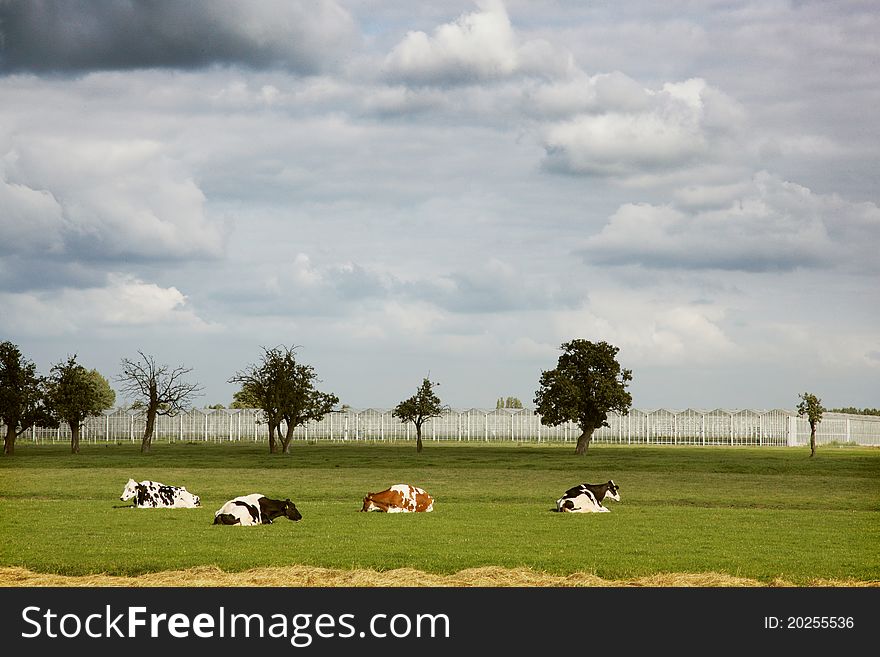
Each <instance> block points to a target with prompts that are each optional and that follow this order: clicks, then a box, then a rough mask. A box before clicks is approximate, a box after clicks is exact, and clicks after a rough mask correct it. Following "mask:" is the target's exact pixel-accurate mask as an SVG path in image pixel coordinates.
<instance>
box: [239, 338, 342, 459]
mask: <svg viewBox="0 0 880 657" xmlns="http://www.w3.org/2000/svg"><path fill="white" fill-rule="evenodd" d="M262 349H263V355H262V357H261V359H260V360H261V362H260V363H257V364H254V365H249V366H248V367H247V368H246V369H244V370H242V371H240V372H236V374H235V376H233V377H232V378H230V379H229V382H230V383H239V384H241V390H240V391H239V392H238V393H236V396H235V400H236V401H237V402H240V403H246V404H252V405H253V407H255V408H259V409H261V410H262V411H263V412H264V413H265V414H266V418H267V422H268V424H269V452H270V453H272V454H274V453H276V452H277V451H278V447H277V444H276V438H275V437H276V435H277V436H278V437H279V438H280V440H281V448H282V449H281V451H282V452H283V453H285V454H289V453H290V442H291V440H292V439H293V432H294V431H295V430H296V428H297V427H298V426H300V425H301V424H305V423H306V422H309V421H311V420H315V421H320V420H322V419H323V418H324V415H326V414H327V413H329V412H331V411H332V410H333V407H334V406H335V405H336V404H337V403H339V398H338V397H337V396H336V395H334V394H332V393H326V392H321V391H319V390H317V389H316V388H315V383H316V382H317V374H315V370H314V368H313V367H312V366H311V365H305V364H302V363H297V362H296V346H292V347H286V346H279V347H273V348H272V349H266V348H265V347H263V348H262ZM282 421H283V422H285V424H286V425H287V431H286V433H285V435H284V436H282V435H281V422H282Z"/></svg>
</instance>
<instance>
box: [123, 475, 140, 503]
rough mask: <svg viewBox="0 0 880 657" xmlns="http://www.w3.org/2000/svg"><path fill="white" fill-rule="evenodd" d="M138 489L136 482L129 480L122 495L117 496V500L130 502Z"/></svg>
mask: <svg viewBox="0 0 880 657" xmlns="http://www.w3.org/2000/svg"><path fill="white" fill-rule="evenodd" d="M137 489H138V482H136V481H135V480H134V479H129V480H128V483H127V484H125V488H123V489H122V495H120V496H119V499H120V500H122V501H123V502H125V501H126V500H130V499H131V498H132V497H134V496H135V494H136V493H137Z"/></svg>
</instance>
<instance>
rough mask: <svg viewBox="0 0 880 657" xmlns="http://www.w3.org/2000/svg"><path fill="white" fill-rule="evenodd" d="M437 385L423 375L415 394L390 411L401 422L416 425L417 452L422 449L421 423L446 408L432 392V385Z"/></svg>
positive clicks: (437, 415) (438, 414)
mask: <svg viewBox="0 0 880 657" xmlns="http://www.w3.org/2000/svg"><path fill="white" fill-rule="evenodd" d="M439 385H440V384H439V383H433V382H432V381H431V380H430V379H429V378H428V377H425V378H424V379H423V380H422V385H420V386H419V388H418V390H417V391H416V394H414V395H413V396H412V397H410V398H409V399H405V400H404V401H402V402H400V403H399V404H398V405H397V406H396V407H395V409H394V411H393V412H392V416H394V417H396V418H400V420H401V421H402V422H412V423H413V424H414V425H416V451H417V452H421V451H422V425H423V424H424V423H425V422H427V421H428V420H430V419H431V418H432V417H440V414H441V413H443V411H444V410H446V407H445V406H443V405H442V404H441V403H440V398H439V397H438V396H437V395H435V394H434V387H435V386H439Z"/></svg>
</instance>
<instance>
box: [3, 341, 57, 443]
mask: <svg viewBox="0 0 880 657" xmlns="http://www.w3.org/2000/svg"><path fill="white" fill-rule="evenodd" d="M0 424H5V425H6V436H5V438H4V439H3V453H4V454H6V455H8V456H12V455H13V454H15V439H16V438H18V437H19V436H20V435H21V434H23V433H24V432H25V431H27V430H28V429H30V428H31V427H33V426H40V427H57V426H58V420H57V418H56V417H55V416H54V414H53V413H52V412H51V410H50V408H49V406H48V404H47V402H46V379H45V377H42V376H40V375H38V374H37V366H36V365H34V363H33V362H32V361H30V360H28V359H27V358H25V357H24V356H23V355H22V353H21V350H20V349H19V348H18V347H17V346H16V345H14V344H12V343H11V342H8V341H6V342H0Z"/></svg>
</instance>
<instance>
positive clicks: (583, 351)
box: [535, 339, 632, 454]
mask: <svg viewBox="0 0 880 657" xmlns="http://www.w3.org/2000/svg"><path fill="white" fill-rule="evenodd" d="M561 349H562V355H561V356H560V357H559V360H558V363H557V365H556V368H555V369H552V370H545V371H543V372H542V373H541V378H540V382H539V386H540V387H539V388H538V391H537V392H536V393H535V406H536V410H537V412H538V413H539V414H540V415H541V423H542V424H546V425H549V426H557V425H559V424H563V423H565V422H576V423H577V424H578V425H579V426H580V428H581V431H582V432H583V435H582V436H581V439H580V440H578V446H577V449H576V451H577V453H580V454H582V453H584V452H585V451H586V449H587V447H588V445H589V442H590V440H591V438H592V435H593V431H595V430H596V429H598V428H599V427H607V426H609V425H608V412H609V411H616V412H618V413H627V412H628V411H629V408H630V406H631V405H632V396H631V395H630V394H629V393H628V392H627V391H626V387H627V385H628V384H629V382H630V381H631V380H632V371H631V370H627V369H622V368H621V366H620V363H618V362H617V358H616V356H617V352H618V351H619V349H618V348H617V347H615V346H613V345H610V344H608V343H607V342H590V341H588V340H580V339H577V340H572V341H571V342H566V343H563V344H562V346H561Z"/></svg>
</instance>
